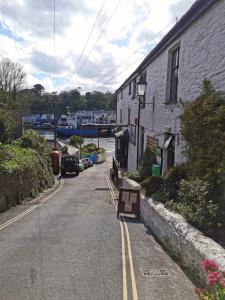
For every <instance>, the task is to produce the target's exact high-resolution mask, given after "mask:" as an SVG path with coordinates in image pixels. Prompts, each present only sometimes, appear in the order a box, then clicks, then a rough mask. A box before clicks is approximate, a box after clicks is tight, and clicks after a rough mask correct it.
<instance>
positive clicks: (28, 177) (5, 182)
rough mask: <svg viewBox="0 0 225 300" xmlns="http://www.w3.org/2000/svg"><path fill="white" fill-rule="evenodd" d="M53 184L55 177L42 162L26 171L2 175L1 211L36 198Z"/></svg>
mask: <svg viewBox="0 0 225 300" xmlns="http://www.w3.org/2000/svg"><path fill="white" fill-rule="evenodd" d="M53 184H54V177H53V176H52V174H50V172H49V170H48V169H47V167H46V168H44V167H43V166H41V165H40V162H39V163H38V165H36V166H35V165H34V167H33V168H29V169H28V168H27V169H26V170H24V171H20V172H14V173H12V174H10V175H9V174H7V175H0V212H3V211H5V210H7V209H9V208H10V207H12V206H15V205H17V204H20V203H21V201H23V200H25V199H28V198H30V199H32V198H34V197H35V196H36V195H37V194H38V193H39V192H42V191H43V190H45V189H46V188H49V187H52V186H53Z"/></svg>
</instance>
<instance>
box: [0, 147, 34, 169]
mask: <svg viewBox="0 0 225 300" xmlns="http://www.w3.org/2000/svg"><path fill="white" fill-rule="evenodd" d="M2 153H3V155H4V157H5V159H4V160H1V161H0V174H12V173H17V172H21V171H23V170H26V169H27V168H33V167H34V166H35V165H36V164H37V163H38V155H37V152H36V151H35V150H33V149H30V148H29V149H25V148H21V147H18V146H16V145H10V144H8V145H5V146H1V147H0V157H1V155H2Z"/></svg>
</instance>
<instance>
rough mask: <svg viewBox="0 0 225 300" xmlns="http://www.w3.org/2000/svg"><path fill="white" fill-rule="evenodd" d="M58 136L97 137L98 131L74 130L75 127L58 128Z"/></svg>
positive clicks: (94, 129)
mask: <svg viewBox="0 0 225 300" xmlns="http://www.w3.org/2000/svg"><path fill="white" fill-rule="evenodd" d="M56 134H57V135H63V136H72V135H81V136H83V137H97V136H98V129H97V128H93V129H82V130H81V128H73V127H58V128H57V129H56Z"/></svg>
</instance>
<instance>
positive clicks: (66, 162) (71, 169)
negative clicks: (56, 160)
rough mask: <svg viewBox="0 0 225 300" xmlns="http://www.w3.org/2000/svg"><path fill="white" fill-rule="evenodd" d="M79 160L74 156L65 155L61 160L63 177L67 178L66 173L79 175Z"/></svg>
mask: <svg viewBox="0 0 225 300" xmlns="http://www.w3.org/2000/svg"><path fill="white" fill-rule="evenodd" d="M79 172H80V170H79V160H78V158H77V157H76V156H73V155H64V156H62V159H61V175H62V176H65V175H66V173H75V174H76V175H79Z"/></svg>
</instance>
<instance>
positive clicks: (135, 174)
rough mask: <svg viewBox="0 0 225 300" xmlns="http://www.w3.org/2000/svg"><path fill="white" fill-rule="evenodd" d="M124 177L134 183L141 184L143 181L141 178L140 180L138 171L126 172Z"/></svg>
mask: <svg viewBox="0 0 225 300" xmlns="http://www.w3.org/2000/svg"><path fill="white" fill-rule="evenodd" d="M124 176H125V177H127V178H129V179H132V180H134V181H136V182H141V181H142V180H143V178H141V175H140V173H139V171H128V172H126V173H125V174H124Z"/></svg>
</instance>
